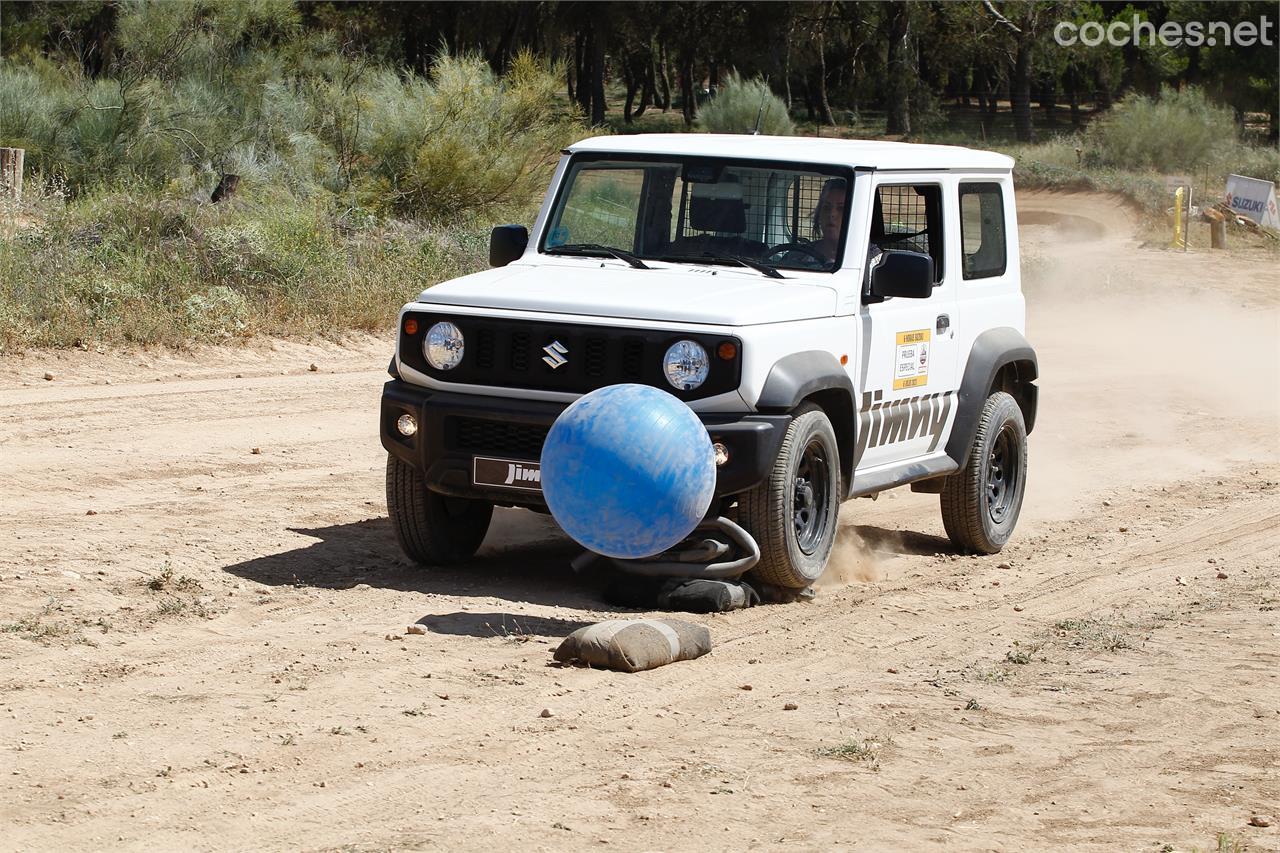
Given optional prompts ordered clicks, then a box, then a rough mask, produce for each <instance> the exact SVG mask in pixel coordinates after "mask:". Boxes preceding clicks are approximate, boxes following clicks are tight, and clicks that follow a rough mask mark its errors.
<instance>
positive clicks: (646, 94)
mask: <svg viewBox="0 0 1280 853" xmlns="http://www.w3.org/2000/svg"><path fill="white" fill-rule="evenodd" d="M652 102H653V57H652V56H651V55H650V54H647V53H646V54H645V57H644V68H642V69H641V73H640V105H639V106H637V107H636V112H635V118H640V116H642V115H644V111H645V110H647V109H649V104H650V103H652Z"/></svg>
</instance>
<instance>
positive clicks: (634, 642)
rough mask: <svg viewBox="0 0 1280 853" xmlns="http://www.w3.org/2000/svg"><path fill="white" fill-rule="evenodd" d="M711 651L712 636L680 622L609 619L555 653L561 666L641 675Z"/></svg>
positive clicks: (580, 632) (583, 630) (568, 640)
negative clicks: (571, 664) (575, 664)
mask: <svg viewBox="0 0 1280 853" xmlns="http://www.w3.org/2000/svg"><path fill="white" fill-rule="evenodd" d="M709 651H711V632H710V631H708V630H707V629H706V628H704V627H703V626H701V625H694V624H693V623H692V622H684V621H681V620H679V619H609V620H607V621H605V622H598V623H596V624H595V625H588V626H587V627H585V628H579V629H578V630H576V631H574V632H573V633H572V634H570V635H569V636H568V637H565V639H564V642H562V643H561V644H560V646H559V648H557V649H556V651H555V659H556V660H557V661H560V662H561V663H567V662H569V661H578V662H580V663H584V664H587V665H588V666H598V667H602V668H604V669H615V670H618V671H619V672H640V671H642V670H646V669H654V668H656V667H659V666H666V665H667V664H669V663H674V662H675V661H679V660H693V659H694V658H699V657H702V656H703V655H705V654H706V653H707V652H709Z"/></svg>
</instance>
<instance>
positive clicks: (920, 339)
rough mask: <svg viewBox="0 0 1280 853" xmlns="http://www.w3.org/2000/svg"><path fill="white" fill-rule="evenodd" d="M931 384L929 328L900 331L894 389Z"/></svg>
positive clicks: (895, 354) (894, 369)
mask: <svg viewBox="0 0 1280 853" xmlns="http://www.w3.org/2000/svg"><path fill="white" fill-rule="evenodd" d="M927 384H929V330H928V329H920V330H919V331H916V332H898V342H897V347H896V348H895V351H894V360H893V390H895V391H901V390H902V389H903V388H919V387H920V386H922V385H927Z"/></svg>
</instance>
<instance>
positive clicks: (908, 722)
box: [0, 195, 1280, 853]
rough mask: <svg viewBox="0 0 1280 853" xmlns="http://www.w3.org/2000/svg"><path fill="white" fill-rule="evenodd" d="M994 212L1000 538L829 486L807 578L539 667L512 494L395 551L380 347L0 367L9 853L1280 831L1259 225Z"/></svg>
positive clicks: (283, 348)
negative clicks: (675, 647) (1227, 246)
mask: <svg viewBox="0 0 1280 853" xmlns="http://www.w3.org/2000/svg"><path fill="white" fill-rule="evenodd" d="M1022 206H1023V218H1024V245H1025V246H1026V249H1027V254H1028V258H1027V259H1026V267H1027V269H1028V272H1029V274H1030V275H1031V276H1033V277H1034V281H1033V282H1029V284H1028V288H1027V289H1028V294H1029V303H1030V308H1029V312H1030V320H1029V325H1030V329H1029V332H1030V337H1031V339H1032V341H1033V342H1034V343H1035V344H1036V345H1037V346H1038V348H1039V351H1040V354H1041V359H1042V374H1043V378H1042V381H1041V383H1040V384H1041V387H1042V391H1041V399H1042V409H1041V415H1040V421H1039V424H1040V425H1039V427H1038V429H1037V430H1036V431H1035V433H1034V435H1033V436H1032V439H1031V460H1032V462H1031V464H1032V466H1033V467H1032V471H1031V488H1030V493H1029V496H1028V502H1027V504H1026V507H1025V509H1024V511H1023V520H1022V522H1021V525H1020V530H1019V534H1018V536H1017V537H1016V541H1015V543H1014V544H1013V545H1011V546H1010V547H1009V548H1008V549H1007V550H1006V551H1005V552H1004V553H1003V554H1001V555H999V556H996V557H989V558H982V559H971V558H961V557H957V556H954V555H953V554H952V553H951V551H950V549H949V547H948V544H947V543H946V541H945V540H944V539H942V538H941V535H942V527H941V522H940V520H939V517H938V512H937V506H936V498H934V497H932V496H927V495H914V494H910V493H905V492H903V493H891V494H887V495H885V496H883V497H882V498H881V499H880V500H879V501H877V502H874V503H873V502H871V501H867V500H859V501H855V502H853V503H850V504H848V505H846V507H845V509H844V513H843V516H842V520H843V523H844V525H845V528H844V539H843V542H842V545H841V552H840V559H839V565H838V566H837V567H836V568H835V570H834V571H833V578H832V580H831V581H830V582H828V583H827V584H825V585H824V587H823V589H822V591H821V593H820V595H819V596H818V598H817V600H815V601H813V602H812V603H810V604H797V605H788V606H773V607H762V608H757V609H753V610H749V611H744V612H738V613H733V614H728V615H722V616H716V617H705V618H704V619H703V621H704V622H705V623H706V624H707V625H709V626H710V628H711V631H712V635H713V637H714V640H715V643H716V648H715V651H714V653H713V654H712V655H710V656H709V657H706V658H703V659H701V660H698V661H695V662H691V663H683V664H678V665H674V666H670V667H666V668H664V669H660V670H657V671H654V672H651V673H647V674H641V675H620V674H615V673H609V672H598V671H588V670H581V669H559V668H553V667H551V666H549V665H548V662H549V660H550V651H551V649H552V648H553V647H554V644H555V643H556V642H558V638H559V637H560V636H562V635H564V634H565V633H567V632H568V631H570V630H571V629H572V628H574V627H576V626H577V625H579V624H581V623H583V622H590V621H594V620H597V619H600V618H602V617H605V616H608V615H611V614H610V612H609V611H608V609H607V608H605V607H603V606H602V605H601V604H600V603H599V600H598V597H597V593H598V590H599V588H600V585H601V581H600V579H599V578H597V577H586V578H577V577H574V576H573V575H572V573H571V572H570V570H569V568H568V565H567V562H568V558H569V557H571V556H572V555H573V554H574V553H575V549H574V548H573V547H572V545H571V544H570V543H569V542H567V540H565V539H564V538H563V537H562V536H561V535H559V534H558V533H557V532H556V531H555V530H554V529H552V528H551V527H550V526H549V525H548V524H547V523H546V522H545V521H544V520H543V519H542V518H541V517H539V516H535V515H533V514H530V513H525V512H518V511H506V512H503V513H500V515H499V517H498V519H497V521H496V523H495V525H494V529H493V531H492V532H491V534H490V538H489V540H488V542H487V543H486V545H485V547H484V550H483V552H482V555H481V556H480V557H478V558H477V559H476V560H475V561H474V563H473V564H472V565H470V566H467V567H465V568H462V569H457V570H450V571H441V572H433V573H428V574H423V573H420V572H418V571H415V570H413V569H411V568H409V567H408V566H407V565H406V564H405V562H404V561H403V560H402V559H401V558H400V556H399V554H398V551H397V549H396V546H395V543H394V541H393V540H392V536H391V533H390V530H389V528H388V525H387V522H386V520H385V517H384V513H385V506H384V501H383V496H382V488H383V486H382V466H383V454H382V451H381V450H380V449H379V446H378V441H377V435H376V417H375V415H376V411H377V402H378V395H379V387H380V384H381V382H382V378H383V376H382V368H383V366H384V364H385V361H386V357H387V355H388V354H389V346H388V344H387V343H386V342H385V341H379V340H368V339H365V340H355V341H351V342H349V343H348V345H346V346H344V347H336V346H302V345H295V344H275V345H267V344H264V345H260V346H257V347H255V348H251V349H248V350H242V351H225V350H224V351H218V350H212V351H208V352H201V353H196V354H194V355H188V356H181V357H175V356H164V355H153V354H146V353H143V354H131V355H113V354H106V355H98V354H91V353H70V354H64V355H47V354H46V355H41V354H31V355H28V356H24V357H21V358H11V359H9V360H7V361H5V362H3V363H0V402H2V404H3V405H0V500H2V501H3V510H4V511H3V513H2V514H0V628H2V629H3V631H0V755H3V757H4V758H3V761H2V762H0V773H2V774H3V777H4V779H3V781H4V786H3V789H2V791H0V827H3V831H0V848H3V849H6V850H8V849H14V850H18V849H23V850H39V849H50V850H52V849H58V850H93V849H101V848H102V847H122V848H139V849H141V848H147V849H178V848H191V849H262V848H268V849H332V848H341V849H349V850H375V849H419V848H420V849H425V848H448V849H474V850H480V849H484V850H490V849H509V848H514V849H521V850H535V849H539V850H540V849H548V850H555V849H565V848H603V849H625V850H633V849H634V850H695V849H697V850H701V849H744V848H778V847H782V846H786V847H789V848H794V849H806V850H811V849H832V848H854V847H858V848H863V849H918V848H922V847H931V846H950V847H955V848H960V849H1009V850H1022V849H1034V848H1038V849H1072V850H1077V849H1095V850H1147V851H1151V853H1155V851H1159V850H1162V849H1165V850H1171V849H1176V850H1191V849H1200V850H1212V849H1219V848H1221V849H1250V850H1280V828H1277V825H1280V407H1278V405H1277V395H1278V393H1280V377H1278V375H1277V373H1278V370H1280V350H1278V349H1277V347H1278V343H1277V342H1278V341H1280V328H1278V325H1277V324H1278V321H1280V268H1278V265H1277V264H1276V263H1275V255H1274V254H1271V255H1268V254H1265V253H1261V252H1257V251H1254V252H1249V251H1237V252H1234V253H1233V254H1231V255H1226V256H1224V255H1220V254H1216V255H1213V256H1210V255H1208V254H1206V253H1193V254H1191V255H1190V256H1187V257H1183V256H1180V255H1175V254H1172V253H1168V252H1164V251H1161V250H1158V249H1152V248H1145V249H1144V248H1139V244H1138V240H1137V239H1136V238H1135V237H1133V236H1132V235H1133V233H1134V231H1133V229H1132V227H1131V221H1130V220H1131V217H1130V215H1129V214H1128V213H1127V212H1126V211H1125V210H1124V209H1123V208H1120V207H1118V206H1116V205H1115V204H1114V203H1112V202H1111V201H1109V200H1108V199H1106V198H1103V197H1099V196H1051V195H1028V196H1025V197H1024V198H1023V199H1022ZM312 363H314V364H315V365H316V367H317V370H316V371H314V372H313V371H311V370H309V366H310V365H311V364H312ZM45 372H50V373H52V374H53V375H54V376H55V378H54V379H53V380H52V381H45V380H44V379H43V378H42V377H43V375H44V373H45ZM108 381H109V382H110V384H108ZM254 448H258V449H259V450H260V453H255V452H254ZM419 621H421V622H423V623H425V624H426V625H427V626H428V627H429V628H430V631H431V633H429V634H427V635H426V636H406V637H403V638H399V639H396V640H394V641H390V642H389V641H388V640H387V639H385V636H386V635H387V634H388V632H394V633H395V634H401V633H402V632H403V629H404V626H405V625H407V624H410V623H414V622H419ZM787 703H794V704H796V705H798V708H797V709H796V710H792V711H786V710H784V705H785V704H787ZM544 708H546V709H549V710H550V711H551V712H552V716H550V717H545V718H544V717H541V716H540V712H541V711H542V710H543V709H544ZM1259 813H1261V814H1266V815H1269V816H1270V817H1271V818H1272V820H1273V821H1274V822H1273V824H1272V826H1271V827H1270V828H1261V827H1253V826H1249V825H1248V822H1249V820H1250V818H1251V817H1252V816H1253V815H1255V814H1259ZM1233 845H1236V846H1234V847H1233Z"/></svg>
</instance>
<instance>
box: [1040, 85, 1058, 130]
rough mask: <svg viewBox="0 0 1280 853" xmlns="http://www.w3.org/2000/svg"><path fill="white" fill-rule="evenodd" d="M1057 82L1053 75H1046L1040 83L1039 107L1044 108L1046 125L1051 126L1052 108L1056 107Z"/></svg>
mask: <svg viewBox="0 0 1280 853" xmlns="http://www.w3.org/2000/svg"><path fill="white" fill-rule="evenodd" d="M1057 100H1058V84H1057V81H1056V80H1054V79H1053V77H1050V76H1046V77H1045V78H1044V79H1043V80H1042V81H1041V83H1040V109H1042V110H1044V123H1045V126H1046V127H1053V124H1054V109H1055V108H1056V107H1057Z"/></svg>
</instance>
